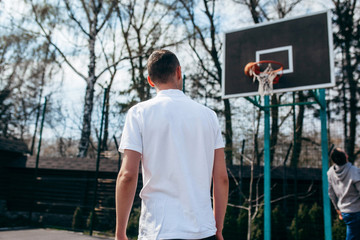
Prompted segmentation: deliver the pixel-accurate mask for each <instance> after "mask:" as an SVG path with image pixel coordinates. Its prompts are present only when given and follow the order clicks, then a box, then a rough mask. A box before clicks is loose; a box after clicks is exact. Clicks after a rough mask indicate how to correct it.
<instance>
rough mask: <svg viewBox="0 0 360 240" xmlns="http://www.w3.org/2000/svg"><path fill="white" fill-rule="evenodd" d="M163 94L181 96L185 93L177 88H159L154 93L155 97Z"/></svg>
mask: <svg viewBox="0 0 360 240" xmlns="http://www.w3.org/2000/svg"><path fill="white" fill-rule="evenodd" d="M163 96H167V97H183V96H185V94H184V93H183V92H182V91H181V90H179V89H166V90H161V91H159V92H158V93H157V94H156V97H163Z"/></svg>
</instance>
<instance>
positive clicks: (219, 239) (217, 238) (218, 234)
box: [216, 232, 224, 240]
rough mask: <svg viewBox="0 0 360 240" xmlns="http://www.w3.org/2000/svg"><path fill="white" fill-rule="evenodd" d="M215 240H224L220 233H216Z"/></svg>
mask: <svg viewBox="0 0 360 240" xmlns="http://www.w3.org/2000/svg"><path fill="white" fill-rule="evenodd" d="M216 240H224V237H223V235H222V233H221V232H217V233H216Z"/></svg>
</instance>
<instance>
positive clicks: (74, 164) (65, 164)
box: [26, 156, 119, 172]
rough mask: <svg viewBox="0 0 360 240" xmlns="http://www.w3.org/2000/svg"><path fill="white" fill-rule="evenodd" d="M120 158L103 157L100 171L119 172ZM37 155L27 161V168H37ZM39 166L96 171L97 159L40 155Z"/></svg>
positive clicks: (43, 167) (42, 167)
mask: <svg viewBox="0 0 360 240" xmlns="http://www.w3.org/2000/svg"><path fill="white" fill-rule="evenodd" d="M118 164H119V163H118V160H115V159H107V158H101V159H100V163H99V171H100V172H117V171H118ZM35 166H36V157H35V156H30V157H28V160H27V162H26V168H35ZM38 167H39V168H41V169H57V170H76V171H96V159H93V158H61V157H40V158H39V166H38Z"/></svg>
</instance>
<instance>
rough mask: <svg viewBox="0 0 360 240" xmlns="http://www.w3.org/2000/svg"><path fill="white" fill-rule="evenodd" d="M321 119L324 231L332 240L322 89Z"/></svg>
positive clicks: (323, 94) (327, 237)
mask: <svg viewBox="0 0 360 240" xmlns="http://www.w3.org/2000/svg"><path fill="white" fill-rule="evenodd" d="M320 102H321V105H320V107H321V109H320V119H321V151H322V152H321V155H322V193H323V209H324V231H325V240H331V239H332V236H331V211H330V200H329V197H328V181H327V170H328V167H329V158H328V157H329V155H328V142H327V119H326V118H327V116H326V100H325V89H320Z"/></svg>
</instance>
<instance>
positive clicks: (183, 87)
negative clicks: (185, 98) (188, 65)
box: [182, 74, 186, 93]
mask: <svg viewBox="0 0 360 240" xmlns="http://www.w3.org/2000/svg"><path fill="white" fill-rule="evenodd" d="M185 79H186V76H185V74H184V75H183V86H182V90H183V93H185Z"/></svg>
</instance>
